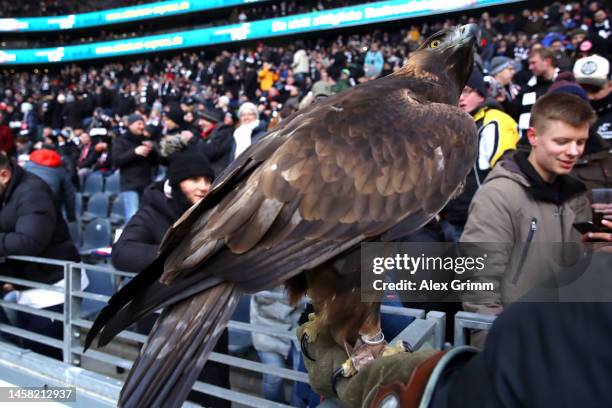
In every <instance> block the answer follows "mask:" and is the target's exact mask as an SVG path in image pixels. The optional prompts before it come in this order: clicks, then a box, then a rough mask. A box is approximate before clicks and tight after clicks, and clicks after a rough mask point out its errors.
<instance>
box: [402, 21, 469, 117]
mask: <svg viewBox="0 0 612 408" xmlns="http://www.w3.org/2000/svg"><path fill="white" fill-rule="evenodd" d="M479 37H480V29H479V28H478V26H477V25H476V24H467V25H463V26H458V27H450V28H446V29H444V30H440V31H438V32H437V33H435V34H434V35H432V36H431V37H429V38H428V39H427V40H425V42H423V44H421V46H420V47H419V48H418V49H417V50H415V51H414V52H412V53H411V54H410V57H409V58H408V61H407V63H406V65H405V66H404V67H403V68H402V69H401V70H400V71H399V72H398V74H399V75H408V76H412V77H416V78H419V79H423V80H426V81H427V82H434V83H436V84H437V85H440V86H439V87H430V93H431V94H430V95H428V100H430V101H435V102H443V103H448V104H453V105H456V104H457V103H458V100H459V95H460V94H461V91H462V90H463V88H464V87H465V84H466V83H467V81H468V79H469V77H470V75H471V73H472V66H473V65H474V46H475V44H476V42H477V40H478V38H479Z"/></svg>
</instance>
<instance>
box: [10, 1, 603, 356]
mask: <svg viewBox="0 0 612 408" xmlns="http://www.w3.org/2000/svg"><path fill="white" fill-rule="evenodd" d="M262 7H263V6H262ZM432 21H433V22H430V23H428V22H425V23H422V24H418V25H417V24H408V25H407V26H408V27H409V28H407V29H404V30H395V31H381V30H372V31H370V32H365V33H363V34H354V35H338V36H336V37H334V38H331V37H327V38H325V37H321V38H319V39H317V40H307V41H301V40H298V41H293V42H288V44H287V45H285V46H278V47H272V46H269V45H266V44H264V43H259V44H257V45H255V46H253V47H251V48H240V49H227V50H224V51H220V52H210V51H208V50H204V51H193V52H182V53H180V54H176V55H174V56H166V57H160V56H152V57H149V58H146V59H144V58H143V59H140V60H135V61H128V62H110V63H96V64H91V63H88V64H80V65H66V66H63V67H61V68H59V69H46V68H40V67H37V68H31V69H23V70H4V72H3V73H2V76H1V77H0V149H1V150H2V151H4V152H6V153H7V154H8V155H9V156H10V157H15V158H16V159H17V160H18V162H19V163H20V164H23V165H25V166H26V168H27V166H30V167H31V168H32V167H36V166H37V165H40V164H43V163H47V164H48V163H49V162H50V161H53V162H54V163H56V164H58V163H61V164H60V167H63V169H64V170H65V172H66V174H67V175H68V176H62V181H64V180H65V179H66V178H67V179H69V180H70V182H71V183H72V185H73V187H74V188H75V189H78V188H81V187H82V184H83V181H84V180H85V179H86V177H87V176H88V175H89V174H91V173H93V172H100V173H103V174H110V173H112V172H113V171H115V170H117V169H118V170H120V175H121V181H120V185H121V190H122V192H124V193H125V196H126V221H129V220H130V217H131V216H132V215H133V214H134V213H135V212H136V211H137V210H138V207H139V205H141V207H142V205H144V204H142V201H141V200H142V199H143V194H144V195H146V193H145V190H146V189H147V186H149V185H151V183H152V182H153V181H154V177H155V174H159V172H158V168H165V167H166V166H167V165H168V164H169V163H170V165H171V163H172V161H173V157H174V158H176V157H177V156H176V155H180V154H185V152H188V153H189V154H200V155H203V156H205V157H206V158H207V159H208V161H209V162H210V177H208V175H207V177H208V179H212V178H213V174H216V175H218V174H219V173H220V172H222V171H223V168H224V167H225V166H226V165H227V164H229V163H230V162H231V161H232V160H234V159H235V158H236V157H237V156H238V155H240V154H241V153H242V152H243V151H244V150H245V149H246V148H248V146H249V145H250V144H252V143H255V142H256V141H257V140H258V139H259V138H260V137H262V136H263V135H264V134H265V133H266V131H267V130H270V129H272V128H273V127H274V126H276V125H277V124H278V123H279V122H281V121H282V120H283V119H284V118H286V117H287V116H288V115H290V114H291V113H293V112H295V111H297V110H299V109H301V108H303V107H304V106H307V105H309V104H311V103H314V102H316V101H317V100H319V99H321V98H325V97H328V96H330V95H333V94H335V93H339V92H342V91H344V90H346V89H348V88H351V87H354V86H356V85H358V84H360V83H364V82H367V81H370V80H374V79H376V78H377V77H381V76H385V75H388V74H391V73H393V72H395V71H396V70H398V69H399V68H400V67H401V66H402V65H403V63H404V61H405V60H406V58H407V57H408V56H409V55H410V52H412V51H413V50H414V49H416V48H417V47H418V46H419V44H420V42H421V41H422V40H423V38H424V37H426V36H428V35H429V34H431V33H433V32H436V31H438V30H439V29H441V28H443V27H448V26H451V25H456V24H465V23H469V22H475V23H478V24H479V26H480V27H481V29H482V39H481V42H480V44H479V47H478V51H479V55H478V56H477V58H476V60H477V61H476V68H475V70H474V74H473V75H472V77H471V78H470V81H469V82H468V84H467V86H466V89H465V90H464V92H463V94H462V96H461V99H460V107H461V108H462V109H463V110H464V111H465V112H467V113H469V114H471V115H472V116H473V117H474V120H475V122H476V124H477V125H478V128H479V137H480V138H481V144H480V152H479V158H478V161H477V166H476V167H475V169H474V172H473V173H471V174H470V176H469V177H468V183H470V179H473V180H474V183H473V184H471V185H470V184H468V186H467V187H468V188H467V189H466V192H465V193H464V194H465V195H464V196H460V197H459V198H458V200H459V201H454V202H451V204H450V205H449V206H448V207H447V208H446V210H445V211H444V212H443V213H442V217H441V218H440V219H436V220H435V221H434V222H433V223H432V224H430V225H428V226H427V228H426V234H427V235H428V236H430V237H431V236H435V237H436V238H435V240H450V241H456V240H458V239H459V237H460V236H461V235H462V233H463V229H464V227H465V225H466V222H467V219H468V207H469V205H470V203H471V202H472V199H473V197H474V195H475V193H476V191H477V189H478V188H479V187H480V184H481V183H482V182H483V181H484V179H485V178H486V177H487V175H488V174H489V172H490V171H491V170H492V169H493V167H494V166H496V163H498V162H500V161H501V160H502V159H503V156H504V155H505V154H506V153H507V150H514V149H515V148H517V147H518V148H519V149H521V148H522V147H521V144H523V145H524V146H523V147H524V148H525V149H528V145H527V143H525V142H526V141H527V140H529V141H531V139H530V137H529V135H528V132H529V128H530V123H531V122H530V118H529V115H530V113H531V107H532V106H533V105H535V104H536V101H537V100H539V99H540V98H541V97H542V96H544V95H545V94H547V93H549V92H566V93H571V94H574V95H577V96H579V97H580V98H582V99H583V100H584V101H587V100H588V101H589V102H590V105H591V107H592V108H593V109H594V111H595V112H596V113H597V115H598V118H597V119H596V122H595V124H594V126H593V127H592V128H591V137H589V141H588V142H587V144H586V147H585V155H584V156H583V160H582V161H581V162H580V163H578V164H577V165H576V173H577V175H578V176H579V177H580V178H581V179H582V180H583V181H585V182H587V185H588V187H589V188H593V187H607V188H611V187H612V177H611V176H610V174H611V173H610V171H611V168H612V147H611V146H610V143H612V132H611V130H610V129H612V92H611V91H612V85H611V82H610V67H609V55H610V49H611V48H610V40H611V38H612V37H611V36H610V34H611V33H612V25H611V20H610V18H609V10H607V9H605V8H603V6H602V5H601V4H599V3H597V2H571V3H567V4H561V3H554V4H552V5H550V6H548V7H545V8H544V9H539V10H525V11H524V12H523V13H522V14H521V15H515V14H509V13H499V14H496V15H494V16H492V15H490V14H489V13H488V12H486V11H485V12H483V13H482V15H481V16H480V17H479V18H475V17H467V16H463V17H458V18H457V19H455V20H451V19H448V18H445V19H442V18H440V19H437V20H432ZM587 57H588V58H587ZM587 122H589V123H590V120H589V121H585V123H587ZM491 123H494V124H495V126H492V127H488V126H487V125H489V124H491ZM483 140H484V141H485V142H486V141H488V142H490V143H485V142H482V141H483ZM522 142H523V143H522ZM491 146H495V147H494V148H490V147H491ZM41 149H43V150H45V151H52V152H55V153H56V155H47V156H44V157H41V155H40V154H37V151H39V150H41ZM51 156H52V157H51ZM525 157H527V156H525ZM598 166H599V167H598ZM55 167H58V166H55ZM593 168H595V169H599V170H595V171H593ZM500 171H501V170H500ZM200 176H202V177H203V176H204V174H200ZM162 180H163V178H162ZM179 181H181V180H178V179H177V182H179ZM175 184H177V183H175ZM58 186H59V184H58ZM155 188H156V189H157V191H156V192H157V194H158V196H159V197H162V196H163V194H164V193H165V192H166V190H165V186H164V185H163V183H161V184H159V183H158V184H156V185H155ZM63 189H64V190H65V188H63ZM176 189H177V187H176V186H175V190H176ZM56 190H57V191H58V193H56V196H57V199H58V200H61V199H62V196H61V194H60V193H59V191H62V188H60V187H57V188H56ZM54 192H55V190H54ZM139 203H140V204H139ZM64 204H65V205H66V204H68V203H66V202H64ZM145 204H146V203H145ZM148 204H149V205H150V203H148ZM183 204H185V203H183ZM187 204H188V203H187ZM68 207H69V205H67V206H66V213H67V214H68V216H69V214H70V212H71V211H70V210H69V208H68ZM174 216H176V214H173V217H174ZM135 218H136V217H135ZM157 235H159V236H161V235H162V234H161V233H159V231H158V232H157ZM422 237H423V236H421V239H423V238H422ZM114 256H115V255H114ZM285 354H286V353H285Z"/></svg>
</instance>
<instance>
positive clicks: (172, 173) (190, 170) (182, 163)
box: [168, 150, 215, 185]
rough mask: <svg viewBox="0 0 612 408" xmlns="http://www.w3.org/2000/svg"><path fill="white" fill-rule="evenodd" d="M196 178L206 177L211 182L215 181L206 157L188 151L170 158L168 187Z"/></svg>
mask: <svg viewBox="0 0 612 408" xmlns="http://www.w3.org/2000/svg"><path fill="white" fill-rule="evenodd" d="M198 176H200V177H206V178H208V179H209V180H211V181H212V180H214V179H215V172H214V170H213V169H212V167H211V165H210V162H209V161H208V159H207V158H206V156H204V155H203V154H201V153H198V152H193V151H189V150H184V151H182V152H179V153H175V154H173V155H172V156H170V166H169V167H168V180H169V181H170V185H176V184H178V183H180V182H181V181H183V180H185V179H188V178H190V177H198Z"/></svg>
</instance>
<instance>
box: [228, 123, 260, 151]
mask: <svg viewBox="0 0 612 408" xmlns="http://www.w3.org/2000/svg"><path fill="white" fill-rule="evenodd" d="M257 126H259V120H256V121H254V122H252V123H249V124H246V125H241V126H240V127H238V128H236V130H234V140H235V141H236V151H235V152H234V159H235V158H236V157H238V156H240V154H241V153H242V152H244V151H245V150H246V149H247V148H248V147H249V146H250V145H251V133H253V129H255V128H256V127H257Z"/></svg>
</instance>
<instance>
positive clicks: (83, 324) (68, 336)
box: [0, 256, 445, 408]
mask: <svg viewBox="0 0 612 408" xmlns="http://www.w3.org/2000/svg"><path fill="white" fill-rule="evenodd" d="M9 259H12V260H17V261H23V262H35V263H41V264H47V265H54V266H61V267H63V269H64V281H65V285H64V288H62V287H57V286H52V285H48V284H43V283H40V282H32V281H28V280H25V279H19V278H14V277H9V276H2V275H0V281H4V282H7V283H13V284H15V285H21V286H26V287H34V288H38V289H45V290H52V291H54V292H59V293H64V307H63V313H60V312H52V311H48V310H42V309H36V308H32V307H29V306H24V305H18V304H15V303H11V302H5V301H2V300H0V307H6V308H9V309H12V310H17V311H20V312H25V313H28V314H33V315H39V316H43V317H46V318H49V319H55V320H63V329H64V330H63V333H64V337H63V341H62V340H57V339H54V338H50V337H47V336H42V335H39V334H37V333H32V332H30V331H27V330H23V329H20V328H17V327H14V326H10V325H5V324H0V332H5V333H9V334H13V335H16V336H19V337H25V338H28V339H29V340H33V341H36V342H40V343H42V344H45V345H48V346H51V347H55V348H60V349H62V351H63V356H64V357H63V360H64V363H67V364H71V365H79V364H80V358H81V356H82V355H83V348H82V346H81V344H80V340H79V337H80V329H89V328H90V327H91V326H92V324H93V323H92V322H91V321H89V320H86V319H83V318H81V317H80V315H79V312H80V303H81V301H82V300H84V299H89V300H94V301H99V302H106V301H107V300H108V299H109V298H110V297H109V296H106V295H101V294H96V293H89V292H85V291H84V290H82V288H81V273H82V271H92V272H101V273H107V274H110V275H114V276H123V277H130V278H131V277H134V276H135V275H136V274H134V273H129V272H123V271H119V270H116V269H114V268H112V267H109V266H100V265H90V264H85V263H81V262H78V263H75V262H69V261H61V260H54V259H47V258H39V257H30V256H15V257H13V256H11V257H9ZM257 295H261V296H270V297H273V298H279V299H281V298H282V299H285V298H286V297H285V295H284V294H281V293H277V292H270V291H265V292H259V293H257ZM382 312H383V313H389V314H394V315H403V316H413V317H415V318H417V319H425V318H427V320H430V321H432V322H434V327H433V329H430V330H428V331H427V333H426V336H428V337H431V338H432V344H434V346H435V347H439V346H440V345H439V344H438V343H440V342H439V341H438V337H440V333H443V332H444V324H445V315H444V314H443V313H442V314H441V315H442V317H441V316H440V315H436V314H431V313H432V312H430V313H429V314H428V315H427V316H426V315H425V311H424V310H420V309H407V308H400V307H395V306H387V305H383V306H382ZM433 313H439V312H433ZM228 328H232V329H236V330H242V331H247V332H257V333H263V334H268V335H273V336H277V337H281V338H284V339H288V340H294V341H295V340H297V338H296V334H295V331H293V330H291V331H287V330H278V329H274V328H270V327H265V326H261V325H254V324H251V323H245V322H239V321H233V320H231V321H230V322H229V323H228ZM117 337H118V338H120V339H124V340H131V341H134V342H137V343H144V342H145V341H146V339H147V336H145V335H143V334H139V333H135V332H132V331H128V330H125V331H122V332H121V333H119V334H118V336H117ZM87 357H90V358H92V359H94V360H98V361H101V362H105V363H107V364H111V365H115V366H118V367H123V368H126V369H129V368H130V367H131V366H132V364H133V361H131V360H129V359H125V358H122V357H118V356H114V355H112V354H108V353H104V352H101V351H98V350H89V351H88V352H87ZM210 360H211V361H216V362H219V363H222V364H226V365H229V366H233V367H240V368H242V369H246V370H249V371H255V372H265V373H269V374H272V375H275V376H278V377H282V378H284V379H288V380H291V381H300V382H308V376H307V374H306V373H303V372H299V371H296V370H291V369H287V368H282V367H274V366H271V365H267V364H263V363H260V362H256V361H252V360H247V359H244V358H240V357H235V356H232V355H228V354H221V353H216V352H213V353H211V355H210ZM194 389H195V390H198V391H201V392H204V393H206V394H210V395H214V396H217V397H221V398H225V399H228V400H231V401H235V402H239V403H243V404H247V405H252V406H257V407H271V408H281V407H287V406H286V405H283V404H277V403H272V402H270V401H267V400H264V399H262V398H258V397H254V396H251V395H247V394H241V393H239V392H237V391H233V390H226V389H224V388H221V387H216V386H213V385H211V384H204V383H200V382H197V383H196V384H195V386H194Z"/></svg>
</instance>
